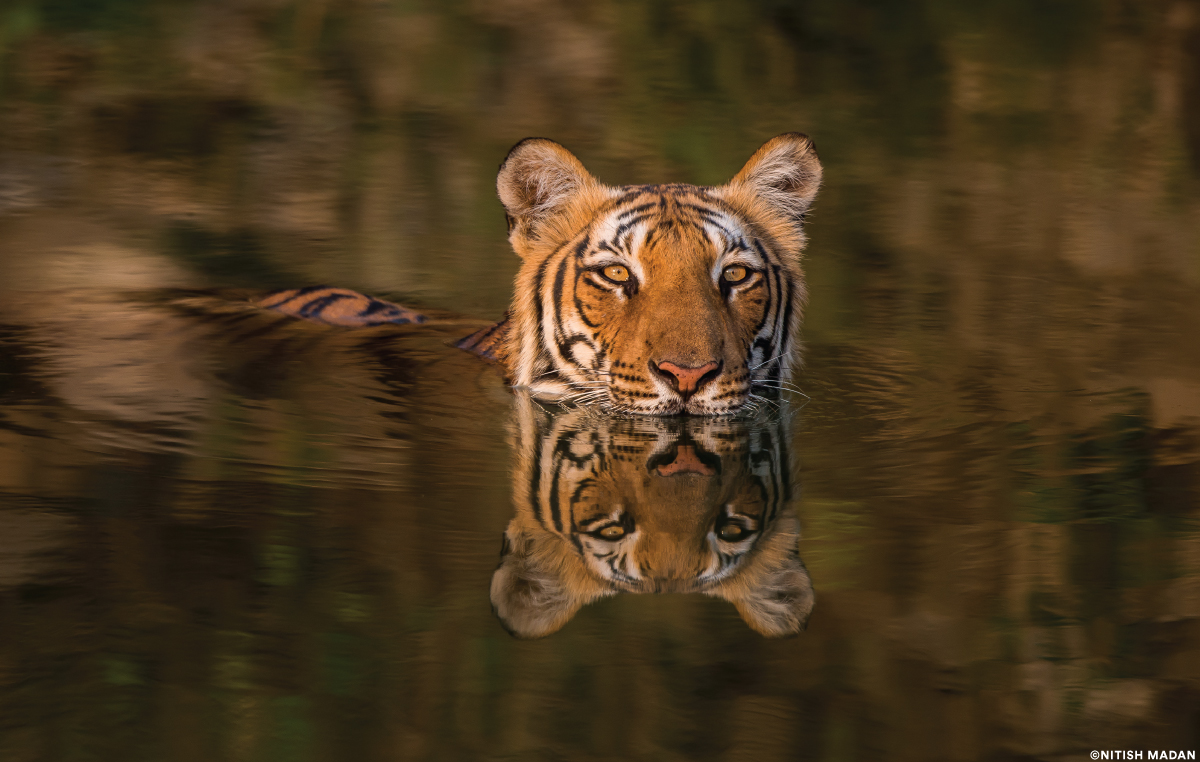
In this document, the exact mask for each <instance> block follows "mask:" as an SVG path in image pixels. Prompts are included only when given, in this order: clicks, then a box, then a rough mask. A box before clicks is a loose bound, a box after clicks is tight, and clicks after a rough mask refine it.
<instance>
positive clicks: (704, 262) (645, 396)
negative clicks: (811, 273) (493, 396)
mask: <svg viewBox="0 0 1200 762" xmlns="http://www.w3.org/2000/svg"><path fill="white" fill-rule="evenodd" d="M820 180H821V167H820V163H819V161H818V159H817V157H816V152H815V150H814V149H813V147H812V143H811V141H809V140H808V139H807V138H806V137H804V136H802V135H798V134H796V133H789V134H786V135H781V136H779V137H777V138H774V139H773V140H771V141H768V142H767V143H766V144H765V145H764V146H763V147H762V148H760V149H759V150H758V152H756V153H755V154H754V156H753V157H751V159H750V161H749V162H748V163H747V164H746V166H745V167H744V168H743V169H742V171H741V172H739V173H738V175H737V176H736V177H734V179H733V180H732V181H731V182H730V183H728V184H727V185H724V186H720V187H713V188H709V187H699V186H693V185H649V186H622V187H609V186H605V185H603V184H601V183H600V182H599V181H597V180H596V179H595V178H593V177H592V176H591V175H590V174H588V172H587V170H586V169H584V168H583V165H582V164H581V163H580V162H579V161H578V159H576V158H575V157H574V156H573V155H571V154H570V152H568V151H567V150H566V149H565V148H563V147H562V146H560V145H558V144H557V143H553V142H552V141H548V140H542V139H531V140H526V141H522V142H521V143H519V144H517V146H516V147H514V148H513V150H512V151H511V152H510V154H509V157H508V158H507V159H506V160H505V163H504V164H503V165H502V166H501V168H500V173H499V176H498V178H497V189H498V191H499V194H500V198H501V201H502V202H503V203H504V206H505V210H506V212H507V214H508V217H509V222H510V234H509V240H510V242H511V243H512V245H513V248H514V250H515V251H516V252H517V253H518V254H519V255H520V256H521V257H522V258H523V259H524V262H523V265H522V268H521V271H520V273H519V275H518V278H517V287H516V296H515V297H514V300H513V307H512V310H511V311H510V328H509V333H508V338H507V342H508V343H507V347H506V348H505V355H506V357H507V358H508V360H507V365H508V370H509V373H510V375H511V377H512V380H513V382H514V385H516V386H520V387H525V388H528V389H529V390H530V391H531V392H532V393H533V394H534V395H535V396H538V397H540V398H543V399H557V400H563V401H571V402H577V403H583V404H587V403H596V404H599V405H601V406H604V407H606V408H608V409H611V410H614V411H618V412H628V413H639V414H648V415H672V414H678V413H688V414H693V415H722V414H728V413H736V412H738V411H740V410H743V409H746V408H748V407H751V406H752V404H753V403H752V402H751V400H753V399H756V398H758V397H759V396H760V395H773V393H775V392H777V390H778V389H779V388H780V387H781V386H782V385H784V384H785V383H786V382H787V380H788V378H789V374H790V370H791V365H792V362H793V354H794V351H795V348H796V341H795V334H796V332H797V329H798V327H799V321H800V314H801V309H802V307H803V303H804V296H805V292H804V283H803V274H802V271H801V268H800V254H801V251H802V249H803V246H804V241H805V239H804V231H803V219H804V214H805V213H806V212H807V210H808V208H809V207H810V206H811V203H812V200H813V198H814V197H815V195H816V191H817V188H818V187H819V185H820ZM755 392H758V395H756V394H755Z"/></svg>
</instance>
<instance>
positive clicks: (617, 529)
mask: <svg viewBox="0 0 1200 762" xmlns="http://www.w3.org/2000/svg"><path fill="white" fill-rule="evenodd" d="M622 269H624V268H622ZM600 536H601V537H603V538H604V539H606V540H619V539H621V538H622V537H624V536H625V527H623V526H620V525H614V526H611V527H604V528H603V529H601V530H600Z"/></svg>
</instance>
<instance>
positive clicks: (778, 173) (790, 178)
mask: <svg viewBox="0 0 1200 762" xmlns="http://www.w3.org/2000/svg"><path fill="white" fill-rule="evenodd" d="M821 175H822V170H821V161H820V159H818V158H817V148H816V146H815V145H813V142H812V140H810V139H809V137H808V136H807V135H802V134H801V133H799V132H785V133H784V134H782V135H779V136H776V137H773V138H771V139H770V140H768V141H767V142H766V143H764V144H763V145H762V147H761V148H759V149H758V150H757V151H755V152H754V155H753V156H751V157H750V161H748V162H746V166H744V167H742V171H741V172H738V173H737V175H736V176H735V177H734V178H733V180H731V181H730V182H729V187H730V188H734V189H740V188H744V189H746V190H748V191H750V192H751V193H752V194H754V195H756V196H758V197H759V198H761V199H763V200H764V201H766V202H767V204H769V205H770V206H771V207H773V208H774V209H776V210H777V211H779V212H781V213H783V214H784V216H786V217H787V218H789V219H792V220H795V221H798V222H799V221H803V219H804V214H805V212H807V211H808V210H809V207H811V206H812V202H813V199H815V198H816V197H817V190H818V189H820V187H821Z"/></svg>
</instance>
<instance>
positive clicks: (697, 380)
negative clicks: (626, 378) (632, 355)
mask: <svg viewBox="0 0 1200 762" xmlns="http://www.w3.org/2000/svg"><path fill="white" fill-rule="evenodd" d="M650 368H651V370H653V371H654V372H655V373H657V374H658V375H659V376H661V377H663V378H665V379H666V380H667V381H669V382H670V383H671V386H672V387H673V388H674V389H675V391H677V392H679V393H680V394H682V395H683V397H684V399H687V398H688V397H691V396H692V395H693V394H695V393H696V392H698V391H699V390H700V387H702V386H704V385H705V384H707V383H708V382H709V381H712V380H713V379H714V378H716V377H717V375H718V374H719V373H720V372H721V363H719V362H708V363H705V364H703V365H701V366H700V367H698V368H685V367H683V366H682V365H676V364H675V363H673V362H660V363H656V362H654V361H653V360H651V361H650Z"/></svg>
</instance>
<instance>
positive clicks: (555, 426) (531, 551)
mask: <svg viewBox="0 0 1200 762" xmlns="http://www.w3.org/2000/svg"><path fill="white" fill-rule="evenodd" d="M519 407H520V408H521V409H520V411H519V417H520V419H521V423H520V435H519V447H520V456H521V457H520V467H519V469H518V471H517V473H516V474H515V476H514V479H515V486H514V499H515V501H516V515H515V516H514V518H513V520H512V521H511V522H510V524H509V527H508V530H507V531H506V532H505V542H504V549H503V560H502V563H501V565H500V568H499V569H498V570H497V571H496V574H495V576H494V577H493V580H492V603H493V606H494V607H495V609H496V611H497V613H498V615H499V616H500V618H501V621H503V622H504V624H505V626H506V627H508V628H509V630H510V631H512V632H513V633H514V634H517V635H519V636H522V637H538V636H541V635H546V634H549V633H551V632H554V631H556V630H557V629H559V628H560V627H562V626H563V625H564V624H565V623H566V622H567V620H569V619H570V617H571V616H573V615H574V613H575V612H576V611H577V610H578V609H579V608H580V607H581V606H583V605H584V604H586V603H588V602H590V601H592V600H595V599H596V598H599V597H603V596H607V595H613V594H615V593H618V592H630V593H665V592H680V593H687V592H699V593H705V594H708V595H714V596H717V597H721V598H725V599H727V600H729V601H731V602H733V603H734V604H735V605H736V606H737V608H738V610H739V611H740V612H741V614H742V616H743V618H745V619H746V621H747V622H748V623H749V624H750V626H751V627H753V628H754V629H756V630H758V631H759V632H761V633H763V634H764V635H769V636H779V635H789V634H794V633H796V632H798V631H799V630H800V629H801V628H802V627H803V625H804V623H805V621H806V620H807V617H808V613H809V611H810V610H811V608H812V601H813V596H812V585H811V582H810V580H809V577H808V573H807V571H806V570H805V569H804V565H803V564H802V563H801V562H800V559H799V556H798V551H797V543H798V540H799V531H800V530H799V522H798V521H797V519H796V517H795V515H794V514H793V513H792V512H791V511H790V510H788V509H787V502H788V498H789V495H790V471H791V465H790V463H789V461H788V457H787V447H786V442H785V438H786V431H785V429H784V427H783V426H782V424H775V425H773V426H762V425H758V426H755V425H751V424H749V423H748V422H744V421H730V420H713V419H696V418H683V419H681V418H676V419H669V420H654V419H638V418H624V419H612V418H605V419H597V418H594V417H589V416H587V415H585V414H583V413H581V412H579V411H575V412H571V413H567V414H563V415H559V416H555V417H551V416H549V415H548V414H546V413H544V412H541V411H540V410H537V409H535V408H534V406H532V405H530V404H529V403H528V401H527V400H521V403H520V405H519Z"/></svg>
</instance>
